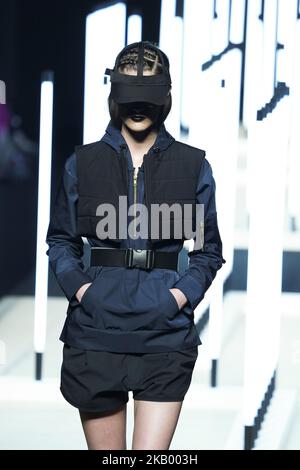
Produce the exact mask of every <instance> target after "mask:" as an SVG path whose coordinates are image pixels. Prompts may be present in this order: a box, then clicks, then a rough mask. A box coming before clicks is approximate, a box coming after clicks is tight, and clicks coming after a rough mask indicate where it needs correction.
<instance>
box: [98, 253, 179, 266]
mask: <svg viewBox="0 0 300 470" xmlns="http://www.w3.org/2000/svg"><path fill="white" fill-rule="evenodd" d="M177 262H178V253H174V252H167V251H155V250H134V249H133V248H127V249H114V248H92V249H91V262H90V265H91V266H121V267H125V268H141V269H152V268H165V269H174V270H175V271H177Z"/></svg>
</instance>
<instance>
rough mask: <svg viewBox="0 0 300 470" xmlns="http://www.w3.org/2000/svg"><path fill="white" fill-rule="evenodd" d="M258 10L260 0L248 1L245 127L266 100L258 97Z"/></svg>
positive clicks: (260, 64)
mask: <svg viewBox="0 0 300 470" xmlns="http://www.w3.org/2000/svg"><path fill="white" fill-rule="evenodd" d="M260 10H261V0H251V2H248V15H247V35H246V46H245V49H246V63H245V78H244V113H243V120H244V125H245V127H246V128H247V127H248V123H249V121H251V120H252V119H255V113H256V110H257V109H259V108H260V107H261V106H262V104H263V103H264V102H265V101H266V97H264V99H260V89H261V81H262V70H263V57H262V44H263V23H262V22H261V21H260V20H259V19H258V17H259V13H260ZM272 94H273V93H272ZM272 94H271V96H272ZM268 98H270V97H268ZM250 163H251V162H250Z"/></svg>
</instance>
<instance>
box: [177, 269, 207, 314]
mask: <svg viewBox="0 0 300 470" xmlns="http://www.w3.org/2000/svg"><path fill="white" fill-rule="evenodd" d="M172 287H176V289H180V290H181V291H182V292H183V293H184V295H185V296H186V298H187V299H188V301H189V303H190V305H191V307H192V309H193V310H194V309H195V308H196V307H197V305H198V304H199V302H200V300H201V299H202V297H203V292H202V289H201V287H200V286H199V283H198V282H197V281H195V279H194V278H193V277H192V276H191V275H190V274H184V275H183V276H182V277H181V278H180V279H179V280H178V281H177V282H176V283H175V284H174V286H172Z"/></svg>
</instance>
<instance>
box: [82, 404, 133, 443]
mask: <svg viewBox="0 0 300 470" xmlns="http://www.w3.org/2000/svg"><path fill="white" fill-rule="evenodd" d="M79 413H80V418H81V422H82V426H83V431H84V434H85V438H86V442H87V445H88V449H89V450H126V413H127V405H124V406H123V407H122V408H121V409H119V410H117V411H114V412H110V413H88V412H84V411H80V412H79Z"/></svg>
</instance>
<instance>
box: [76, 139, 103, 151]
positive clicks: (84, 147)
mask: <svg viewBox="0 0 300 470" xmlns="http://www.w3.org/2000/svg"><path fill="white" fill-rule="evenodd" d="M101 145H102V142H101V140H97V141H96V142H90V143H89V144H81V145H75V152H78V151H80V152H86V151H88V150H93V149H94V148H96V147H99V146H101Z"/></svg>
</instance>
